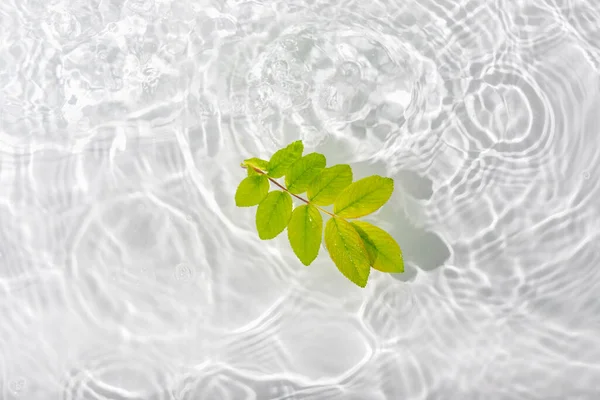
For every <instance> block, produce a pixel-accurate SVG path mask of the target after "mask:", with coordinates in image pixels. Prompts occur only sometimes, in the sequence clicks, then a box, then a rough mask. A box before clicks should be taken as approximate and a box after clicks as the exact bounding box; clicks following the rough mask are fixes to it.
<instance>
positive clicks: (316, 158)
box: [285, 153, 327, 194]
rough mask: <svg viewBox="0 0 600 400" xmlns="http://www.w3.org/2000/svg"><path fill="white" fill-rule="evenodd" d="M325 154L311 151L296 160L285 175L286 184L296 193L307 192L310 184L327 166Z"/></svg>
mask: <svg viewBox="0 0 600 400" xmlns="http://www.w3.org/2000/svg"><path fill="white" fill-rule="evenodd" d="M326 163H327V161H326V160H325V156H324V155H323V154H319V153H310V154H307V155H305V156H304V157H302V158H300V159H298V160H297V161H296V162H294V163H293V164H292V165H291V166H290V168H289V169H288V172H287V173H286V175H285V185H286V186H287V189H288V190H289V191H290V192H291V193H294V194H300V193H304V192H306V189H308V185H309V184H310V183H311V182H312V181H313V180H314V179H315V178H316V177H317V176H318V175H319V173H320V172H321V171H322V170H323V168H325V164H326Z"/></svg>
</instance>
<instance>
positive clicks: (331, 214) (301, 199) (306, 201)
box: [242, 165, 338, 218]
mask: <svg viewBox="0 0 600 400" xmlns="http://www.w3.org/2000/svg"><path fill="white" fill-rule="evenodd" d="M248 167H250V168H252V169H253V170H255V171H256V172H258V173H259V174H262V175H267V173H266V172H264V171H262V170H260V169H258V168H254V167H252V166H246V165H242V168H248ZM267 178H268V179H269V180H270V181H271V182H273V183H274V184H275V185H277V186H279V187H280V188H281V190H283V191H284V192H288V193H289V194H291V195H292V196H294V197H295V198H297V199H298V200H300V201H303V202H304V203H306V204H310V205H312V206H314V207H316V208H317V209H319V210H320V211H323V212H324V213H325V214H329V215H330V216H332V217H336V218H337V217H338V216H337V215H335V214H333V213H330V212H329V211H327V210H323V209H322V208H321V207H319V206H317V205H315V204H312V203H311V202H310V201H308V200H306V199H303V198H302V197H300V196H298V195H296V194H294V193H292V192H290V191H289V190H287V188H286V187H285V186H283V185H282V184H281V183H279V182H277V181H276V180H275V179H273V178H271V177H270V176H267Z"/></svg>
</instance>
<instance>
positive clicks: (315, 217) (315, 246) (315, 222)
mask: <svg viewBox="0 0 600 400" xmlns="http://www.w3.org/2000/svg"><path fill="white" fill-rule="evenodd" d="M287 230H288V239H289V241H290V245H291V246H292V250H294V253H295V254H296V256H297V257H298V258H299V259H300V261H302V264H304V265H310V264H311V263H312V262H313V261H314V260H315V258H317V255H318V254H319V248H320V247H321V239H322V235H323V217H322V216H321V213H320V212H319V210H318V209H317V208H316V207H315V206H313V205H310V204H307V205H302V206H298V207H296V208H295V209H294V211H293V212H292V218H291V219H290V223H289V225H288V227H287Z"/></svg>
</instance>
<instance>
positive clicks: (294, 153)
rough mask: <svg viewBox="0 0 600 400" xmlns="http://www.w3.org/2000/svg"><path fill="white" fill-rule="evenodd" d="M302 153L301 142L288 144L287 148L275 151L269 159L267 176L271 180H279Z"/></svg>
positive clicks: (302, 145) (302, 146)
mask: <svg viewBox="0 0 600 400" xmlns="http://www.w3.org/2000/svg"><path fill="white" fill-rule="evenodd" d="M303 151H304V144H303V143H302V141H301V140H296V141H295V142H292V143H290V144H289V145H288V146H287V147H284V148H283V149H281V150H277V151H276V152H275V154H273V156H272V157H271V160H270V161H269V165H268V166H267V170H268V171H269V176H271V177H273V178H281V177H282V176H284V175H285V174H286V173H287V171H288V168H289V167H290V166H291V165H292V164H293V163H294V162H295V161H296V160H298V159H299V158H300V157H302V152H303Z"/></svg>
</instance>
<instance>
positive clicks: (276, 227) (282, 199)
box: [256, 190, 292, 240]
mask: <svg viewBox="0 0 600 400" xmlns="http://www.w3.org/2000/svg"><path fill="white" fill-rule="evenodd" d="M291 216H292V196H290V194H289V193H287V192H283V191H281V190H274V191H272V192H270V193H269V194H267V197H265V198H264V200H263V201H262V202H261V203H260V204H259V205H258V209H257V210H256V229H257V230H258V237H260V238H261V239H262V240H268V239H273V238H274V237H276V236H277V235H279V234H280V233H281V232H283V230H284V229H285V227H286V226H287V224H288V222H289V221H290V217H291Z"/></svg>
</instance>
